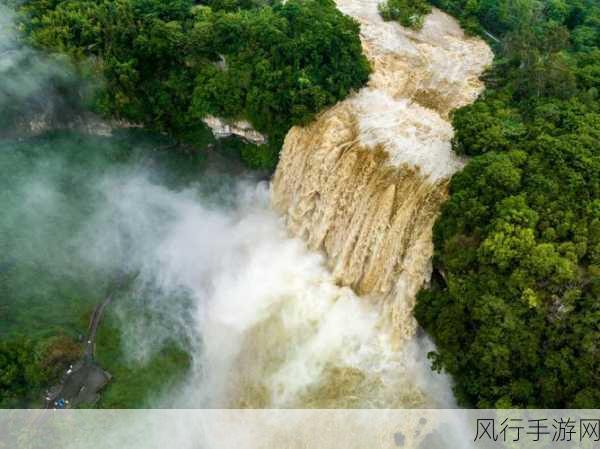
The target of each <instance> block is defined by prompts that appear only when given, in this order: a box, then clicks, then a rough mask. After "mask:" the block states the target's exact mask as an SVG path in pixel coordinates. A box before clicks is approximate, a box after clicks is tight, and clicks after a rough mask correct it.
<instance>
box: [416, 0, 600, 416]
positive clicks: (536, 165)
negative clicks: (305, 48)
mask: <svg viewBox="0 0 600 449" xmlns="http://www.w3.org/2000/svg"><path fill="white" fill-rule="evenodd" d="M433 3H434V5H435V6H438V7H440V8H442V9H444V10H446V11H448V12H449V13H450V14H454V15H457V16H458V17H459V18H460V20H461V22H462V24H463V26H464V27H466V28H467V29H468V30H469V31H470V32H472V33H478V34H480V35H481V36H483V37H484V38H486V39H488V40H489V42H490V44H491V45H492V46H493V47H494V49H495V53H496V62H495V64H494V66H493V67H492V68H491V69H490V70H489V72H488V73H487V74H486V86H487V89H486V91H485V93H484V94H483V95H482V96H481V97H480V99H479V100H478V101H477V102H475V103H474V104H473V105H470V106H467V107H465V108H463V109H461V110H459V111H457V112H456V113H455V115H454V118H453V123H454V127H455V130H456V134H455V138H454V141H453V147H454V150H455V151H456V152H457V153H460V154H464V155H467V156H471V157H472V158H471V159H470V161H469V163H468V164H467V166H466V168H465V169H464V171H462V172H461V173H459V174H457V175H456V176H455V177H454V178H453V179H452V182H451V197H450V200H449V201H448V203H447V204H446V205H445V207H444V208H443V212H442V215H441V217H440V218H439V219H438V221H437V223H436V225H435V229H434V234H435V235H434V239H435V257H434V265H435V268H436V269H437V271H438V273H439V274H440V276H437V277H436V278H435V280H434V282H433V285H432V288H431V289H429V290H427V291H424V292H421V294H420V296H419V298H418V302H417V308H416V316H417V318H418V320H419V322H420V324H421V325H422V326H423V327H424V328H425V329H426V330H427V332H428V333H429V334H430V335H432V336H433V338H434V340H435V343H436V345H437V352H435V353H433V354H431V357H432V360H433V364H434V367H435V368H436V369H443V370H446V371H447V372H449V373H450V374H452V376H453V378H454V380H455V393H456V395H457V398H458V400H459V401H460V402H461V403H462V404H463V405H471V406H476V407H482V408H493V407H540V408H541V407H545V408H563V407H570V408H597V407H600V348H599V346H598V345H599V342H600V101H599V100H600V97H599V93H600V92H599V91H600V5H599V4H598V2H596V1H594V0H544V1H531V0H524V1H513V0H435V1H433Z"/></svg>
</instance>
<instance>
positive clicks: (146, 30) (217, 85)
mask: <svg viewBox="0 0 600 449" xmlns="http://www.w3.org/2000/svg"><path fill="white" fill-rule="evenodd" d="M23 11H25V12H26V13H27V14H28V20H27V21H26V23H25V28H26V30H27V31H28V33H29V34H30V36H31V38H32V40H33V41H34V42H35V43H36V44H37V45H40V46H42V47H45V48H49V49H52V50H55V51H60V52H67V53H69V54H71V55H72V56H73V57H74V58H76V59H77V60H79V61H80V64H81V65H92V67H93V69H94V70H95V71H97V72H100V73H101V74H102V76H103V78H104V80H105V89H103V90H102V95H101V97H100V98H99V99H98V101H97V106H98V108H99V109H100V110H101V111H103V112H104V113H106V114H109V115H112V116H116V117H118V118H122V119H126V120H129V121H132V122H138V123H143V124H145V125H146V126H148V127H151V128H153V129H156V130H159V131H165V132H169V133H171V134H173V135H175V136H176V137H179V138H182V137H185V135H186V134H189V129H190V128H193V127H197V126H198V123H199V122H200V120H201V119H202V118H203V117H205V116H206V115H208V114H212V115H217V116H221V117H224V118H228V119H239V118H245V119H247V120H249V121H250V122H251V123H252V125H253V126H254V127H255V128H256V129H257V130H258V131H260V132H262V133H265V134H268V135H269V138H270V140H271V146H270V147H269V148H268V149H262V150H260V151H254V152H253V153H252V156H251V157H250V156H249V157H248V160H252V161H253V162H252V164H254V165H260V166H261V167H272V166H273V161H272V153H273V152H274V149H277V148H279V146H280V145H281V143H282V139H283V136H284V135H285V133H286V132H287V130H288V129H289V128H290V127H291V126H293V125H298V124H305V123H307V122H309V121H310V120H311V119H312V118H313V117H314V116H315V114H316V113H317V112H319V111H320V110H322V109H323V108H325V107H327V106H330V105H332V104H334V103H336V102H337V101H338V100H340V99H342V98H344V97H345V96H346V95H348V94H349V93H350V91H351V90H352V89H356V88H359V87H360V86H362V85H363V84H364V83H365V82H366V80H367V78H368V75H369V70H370V69H369V65H368V62H367V60H366V58H365V57H364V55H363V54H362V48H361V44H360V40H359V38H358V32H359V27H358V24H357V23H356V22H354V21H353V20H352V19H350V18H349V17H347V16H345V15H343V14H341V13H340V12H339V11H338V10H337V9H336V8H335V4H334V3H333V1H331V0H291V1H288V2H285V3H284V4H283V3H279V2H276V3H274V4H273V5H268V4H263V3H262V2H258V1H257V2H254V1H250V0H248V1H245V0H225V1H223V0H214V1H210V2H207V4H205V5H194V2H192V0H168V1H164V0H120V1H116V0H102V1H91V0H52V1H51V0H29V1H28V2H26V3H25V6H24V7H23ZM263 164H266V165H263Z"/></svg>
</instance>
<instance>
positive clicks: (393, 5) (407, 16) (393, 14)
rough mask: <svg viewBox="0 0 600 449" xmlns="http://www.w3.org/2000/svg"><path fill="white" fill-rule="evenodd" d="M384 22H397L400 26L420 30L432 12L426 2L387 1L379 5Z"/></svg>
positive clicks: (409, 0) (423, 0)
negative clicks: (426, 17)
mask: <svg viewBox="0 0 600 449" xmlns="http://www.w3.org/2000/svg"><path fill="white" fill-rule="evenodd" d="M378 8H379V14H381V17H382V18H383V20H386V21H389V20H396V21H398V22H399V23H400V25H402V26H405V27H412V28H415V29H417V30H418V29H420V28H422V27H423V20H424V18H425V16H426V15H427V14H429V13H430V12H431V5H430V4H429V3H427V2H426V1H425V0H385V1H384V2H382V3H380V4H379V5H378Z"/></svg>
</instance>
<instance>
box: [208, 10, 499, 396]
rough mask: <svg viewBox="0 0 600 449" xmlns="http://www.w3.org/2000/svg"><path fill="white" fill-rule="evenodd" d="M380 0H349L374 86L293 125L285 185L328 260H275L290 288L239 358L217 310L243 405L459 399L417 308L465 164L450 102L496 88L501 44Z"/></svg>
mask: <svg viewBox="0 0 600 449" xmlns="http://www.w3.org/2000/svg"><path fill="white" fill-rule="evenodd" d="M377 3H378V2H377V1H376V0H375V1H373V0H369V1H357V0H338V7H339V8H340V9H341V10H342V11H343V12H345V13H346V14H349V15H351V16H352V17H354V18H355V19H356V20H358V21H359V22H360V24H361V37H362V42H363V47H364V50H365V52H366V54H367V56H368V58H369V59H370V61H371V63H372V66H373V69H374V72H373V74H372V76H371V80H370V82H369V84H368V86H367V87H365V88H364V89H362V90H360V91H359V92H358V93H356V94H354V95H352V96H351V97H350V98H348V99H347V100H345V101H343V102H341V103H339V104H337V105H336V106H335V107H333V108H331V109H330V110H328V111H326V112H324V113H323V114H321V116H320V117H319V118H318V119H317V120H316V121H315V122H314V123H312V124H311V125H309V126H307V127H304V128H301V127H295V128H293V129H292V130H291V131H290V132H289V133H288V135H287V137H286V139H285V143H284V148H283V151H282V154H281V160H280V163H279V165H278V168H277V171H276V174H275V177H274V179H273V182H272V186H271V195H272V198H271V200H272V204H273V206H274V208H275V209H276V210H277V211H279V212H280V213H281V214H282V215H283V220H284V222H285V224H286V225H287V228H288V229H289V230H290V231H291V233H292V234H293V235H295V236H297V237H300V238H302V239H303V240H304V241H305V242H306V243H307V245H308V247H309V248H310V249H311V250H317V251H322V252H323V253H324V255H325V259H324V261H323V262H322V263H321V264H320V265H319V264H317V265H314V266H312V265H311V266H310V268H309V267H307V265H306V264H305V263H304V262H303V257H305V256H302V257H300V256H299V255H296V256H294V255H292V254H290V255H289V256H290V257H297V258H298V259H297V260H298V262H297V265H296V266H294V263H293V262H291V263H290V264H289V266H286V268H281V267H275V269H276V270H277V269H283V270H288V269H289V271H287V272H284V273H280V275H281V276H283V277H284V281H283V284H284V285H282V286H281V291H277V289H274V290H273V289H271V290H269V292H268V293H267V292H265V294H267V297H268V298H271V299H269V300H267V301H266V302H264V296H263V303H262V305H261V308H260V310H262V312H261V313H260V314H258V315H256V314H255V316H254V320H253V321H252V322H251V323H249V322H246V323H245V324H244V325H243V326H241V327H238V329H237V330H236V331H237V334H238V336H239V343H240V344H239V346H238V350H236V351H233V353H231V354H229V355H228V356H227V357H224V356H223V352H222V350H221V348H219V346H218V345H215V347H214V348H213V350H214V353H213V352H211V344H210V341H217V340H218V335H219V331H217V330H216V329H219V323H222V321H221V320H225V319H226V318H225V317H226V315H227V313H229V312H231V311H230V310H228V311H227V313H225V312H223V311H219V309H220V308H222V307H223V304H226V303H227V301H223V302H221V303H215V304H216V305H215V308H214V309H213V310H212V314H211V310H210V309H209V312H208V314H207V315H206V317H205V318H207V323H212V325H210V326H208V327H207V329H212V330H213V332H215V333H214V334H210V338H207V339H206V341H208V342H209V343H208V348H207V357H208V359H207V360H206V362H207V363H208V365H211V364H215V363H216V361H217V360H218V361H219V362H221V363H223V364H224V365H223V367H227V368H226V372H227V373H228V375H227V380H226V381H225V383H224V384H223V383H221V387H222V390H221V391H223V394H224V396H223V397H225V398H228V399H229V402H228V404H229V405H234V406H248V407H264V406H293V407H436V406H449V405H452V400H451V395H450V394H449V392H448V391H449V390H448V385H447V380H446V379H445V378H443V377H441V376H434V375H432V374H430V373H429V372H428V366H427V365H428V363H427V361H426V360H425V353H426V351H427V347H429V346H430V343H428V342H427V340H426V339H425V338H421V337H416V336H415V334H416V323H415V321H414V319H413V317H412V308H413V305H414V298H415V295H416V292H417V291H418V290H419V288H420V287H421V286H422V285H423V283H424V282H426V280H427V279H428V277H429V275H430V260H431V256H432V252H433V248H432V241H431V233H432V226H433V223H434V220H435V218H436V216H437V213H438V211H439V208H440V205H441V204H442V203H443V201H444V200H445V199H446V196H447V186H448V182H449V179H450V177H451V176H452V174H453V173H454V172H456V171H457V170H459V169H460V168H461V166H462V164H463V162H462V161H461V160H460V158H458V157H457V156H456V155H455V154H454V153H453V152H452V150H451V138H452V134H453V130H452V126H451V124H450V121H449V114H450V112H451V111H452V110H453V109H455V108H457V107H460V106H463V105H466V104H468V103H470V102H472V101H474V100H475V98H476V97H477V95H478V94H479V93H480V92H481V91H482V89H483V84H482V83H481V82H480V81H479V78H478V77H479V75H480V74H481V73H482V72H483V70H484V69H485V68H486V66H488V65H489V64H490V62H491V60H492V53H491V51H490V49H489V47H488V46H487V45H486V44H485V43H484V42H483V41H481V40H480V39H476V38H469V37H466V36H465V35H464V34H463V32H462V30H461V29H460V27H459V26H458V24H457V23H456V21H454V20H453V19H452V18H450V17H449V16H447V15H445V14H444V13H442V12H440V11H438V10H434V12H433V13H432V14H431V15H429V16H428V17H427V19H426V20H425V24H424V26H423V29H422V30H420V31H418V32H417V31H411V30H408V29H405V28H402V27H401V26H399V25H398V24H396V23H392V22H384V21H383V20H382V19H381V18H380V16H379V14H378V11H377ZM274 250H276V249H274ZM306 257H308V256H306ZM309 259H310V258H309ZM307 260H308V259H307ZM275 262H276V263H277V260H275ZM265 263H267V262H266V261H265ZM323 264H324V265H326V266H327V268H328V270H326V269H325V268H324V267H323V266H322V265H323ZM284 265H285V264H284ZM305 269H306V270H305ZM238 324H239V323H238ZM221 331H222V330H221ZM206 336H208V335H206ZM211 354H213V357H211ZM217 354H218V356H217ZM214 366H216V365H214ZM220 372H223V371H220ZM209 377H210V376H209ZM221 403H222V402H221Z"/></svg>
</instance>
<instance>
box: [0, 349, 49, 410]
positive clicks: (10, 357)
mask: <svg viewBox="0 0 600 449" xmlns="http://www.w3.org/2000/svg"><path fill="white" fill-rule="evenodd" d="M42 381H43V378H42V376H41V370H40V366H39V358H38V356H37V355H36V353H35V350H34V345H33V344H32V343H31V341H29V340H27V339H26V338H24V337H19V338H15V339H12V340H0V407H2V408H7V407H16V408H18V407H19V406H21V405H22V404H23V400H24V399H26V398H30V397H31V396H32V392H37V391H38V390H39V388H40V384H41V383H42Z"/></svg>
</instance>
